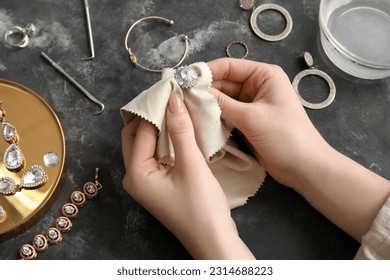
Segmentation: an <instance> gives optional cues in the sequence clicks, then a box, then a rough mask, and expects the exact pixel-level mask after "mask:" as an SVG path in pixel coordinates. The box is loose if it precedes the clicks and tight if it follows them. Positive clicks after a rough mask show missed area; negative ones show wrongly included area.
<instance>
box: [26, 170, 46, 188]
mask: <svg viewBox="0 0 390 280" xmlns="http://www.w3.org/2000/svg"><path fill="white" fill-rule="evenodd" d="M46 179H47V175H46V172H45V170H43V168H42V167H41V166H39V165H33V166H31V167H30V168H29V169H27V170H26V172H25V173H24V174H23V176H22V180H21V183H20V184H21V186H22V187H25V188H35V187H38V186H41V185H43V184H44V183H45V182H46Z"/></svg>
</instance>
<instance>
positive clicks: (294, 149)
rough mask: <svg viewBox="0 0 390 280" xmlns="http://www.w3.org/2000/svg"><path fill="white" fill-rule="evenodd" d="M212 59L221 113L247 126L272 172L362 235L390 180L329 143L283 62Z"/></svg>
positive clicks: (241, 127)
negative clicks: (309, 112) (281, 66)
mask: <svg viewBox="0 0 390 280" xmlns="http://www.w3.org/2000/svg"><path fill="white" fill-rule="evenodd" d="M208 65H209V67H210V68H211V71H212V73H213V78H214V82H213V85H212V86H213V87H212V88H211V89H210V92H211V93H213V94H214V95H215V96H216V98H217V100H218V103H219V105H220V107H221V109H222V117H223V118H224V119H226V120H227V121H229V122H230V123H232V124H233V125H234V126H235V127H237V128H238V129H239V130H241V131H242V132H243V134H244V135H245V136H246V138H247V140H248V141H249V143H250V144H251V145H252V147H253V149H254V152H255V154H256V157H257V159H258V160H259V161H260V163H261V164H262V166H263V167H264V168H265V169H266V170H267V171H268V173H270V174H271V175H272V177H274V178H275V179H276V180H278V181H279V182H280V183H282V184H284V185H286V186H290V187H292V188H294V189H295V190H296V191H297V192H299V193H300V194H301V195H302V196H303V197H304V198H305V199H306V200H307V201H308V202H309V203H310V204H311V205H312V206H313V207H314V208H316V209H317V210H318V211H319V212H321V213H322V214H323V215H324V216H326V217H327V218H328V219H329V220H331V221H332V222H333V223H335V224H336V225H338V226H339V227H340V228H342V229H343V230H345V231H346V232H347V233H349V234H350V235H351V236H352V237H354V238H355V239H357V240H360V239H361V237H362V235H364V234H365V233H366V232H367V231H368V230H369V229H370V227H371V224H372V222H373V220H374V218H375V217H376V215H377V213H378V211H379V209H380V208H381V207H382V205H383V204H384V203H385V201H386V200H387V199H388V197H389V195H390V182H389V181H388V180H386V179H385V178H382V177H380V176H378V175H377V174H375V173H373V172H371V171H370V170H368V169H366V168H364V167H363V166H361V165H359V164H358V163H356V162H354V161H352V160H351V159H349V158H347V157H345V156H344V155H342V154H340V153H339V152H337V151H336V150H334V149H333V148H332V147H331V146H330V145H329V144H327V143H326V141H325V140H324V139H323V138H322V137H321V135H320V134H319V133H318V131H317V130H316V129H315V127H314V126H313V124H312V123H311V121H310V120H309V118H308V116H307V115H306V113H305V110H304V109H303V107H302V105H301V103H300V101H299V99H298V97H297V94H296V93H295V91H294V89H293V87H292V86H291V83H290V81H289V79H288V77H287V75H286V74H285V73H284V72H283V70H282V69H281V68H280V67H278V66H275V65H270V64H264V63H259V62H254V61H248V60H242V59H228V58H226V59H218V60H214V61H212V62H209V63H208Z"/></svg>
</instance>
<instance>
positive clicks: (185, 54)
mask: <svg viewBox="0 0 390 280" xmlns="http://www.w3.org/2000/svg"><path fill="white" fill-rule="evenodd" d="M149 19H155V20H160V21H163V22H165V23H166V24H167V25H169V26H172V25H173V24H174V21H173V20H169V19H166V18H163V17H159V16H148V17H143V18H141V19H139V20H137V21H136V22H134V23H133V24H132V25H131V26H130V28H129V30H128V31H127V33H126V37H125V48H126V51H127V52H128V53H129V56H130V60H131V62H132V63H133V64H134V66H136V67H139V68H141V69H142V70H145V71H149V72H162V70H163V69H151V68H147V67H145V66H142V65H141V64H139V63H138V61H137V57H136V55H135V54H134V52H132V51H131V48H129V46H128V45H127V41H128V39H129V36H130V32H131V31H132V30H133V28H134V27H135V26H136V25H137V24H139V23H141V22H143V21H145V20H149ZM182 40H183V41H184V44H185V50H184V53H183V56H182V58H181V59H180V61H179V62H178V63H177V64H176V65H175V66H173V67H171V68H176V67H178V66H179V65H180V64H182V63H183V61H184V59H185V57H186V56H187V53H188V41H189V38H188V36H187V35H183V37H182Z"/></svg>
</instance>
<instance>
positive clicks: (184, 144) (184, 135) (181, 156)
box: [167, 92, 203, 166]
mask: <svg viewBox="0 0 390 280" xmlns="http://www.w3.org/2000/svg"><path fill="white" fill-rule="evenodd" d="M167 128H168V132H169V135H170V137H171V140H172V143H173V148H174V151H175V161H176V162H180V161H181V162H183V163H184V162H185V161H191V158H192V159H193V158H194V156H196V155H200V156H202V154H201V152H200V150H199V148H198V146H197V144H196V140H195V133H194V126H193V125H192V121H191V118H190V115H189V114H188V111H187V107H186V105H185V104H184V102H183V98H182V96H181V95H180V94H179V93H178V92H172V93H171V95H170V97H169V101H168V109H167ZM202 157H203V156H202ZM180 165H182V164H180V163H179V166H180Z"/></svg>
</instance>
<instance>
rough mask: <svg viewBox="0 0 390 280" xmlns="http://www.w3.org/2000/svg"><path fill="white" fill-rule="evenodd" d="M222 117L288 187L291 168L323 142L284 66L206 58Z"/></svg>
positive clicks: (322, 148) (291, 183)
mask: <svg viewBox="0 0 390 280" xmlns="http://www.w3.org/2000/svg"><path fill="white" fill-rule="evenodd" d="M208 66H209V67H210V69H211V71H212V73H213V79H214V81H213V84H212V88H210V92H211V93H213V94H214V95H215V96H216V98H217V100H218V103H219V105H220V107H221V109H222V118H224V119H226V120H227V121H229V122H230V123H231V124H233V125H234V126H235V127H237V128H238V129H239V130H240V131H241V132H242V133H243V134H244V135H245V137H246V138H247V140H248V141H249V143H250V144H251V145H252V148H253V149H254V152H255V155H256V158H257V159H258V160H259V162H260V163H261V165H262V166H263V167H264V168H265V169H266V170H267V172H268V173H270V174H271V176H272V177H273V178H275V179H276V180H278V181H279V182H281V183H282V184H285V185H287V186H290V187H293V186H295V185H297V184H299V182H296V181H295V180H296V179H297V177H296V172H297V169H299V168H301V167H302V166H303V165H302V164H305V163H306V162H307V158H311V157H312V156H313V153H315V154H319V153H324V152H327V150H328V149H329V148H330V147H329V145H328V144H327V143H326V142H325V141H324V140H323V138H322V137H321V136H320V134H319V133H318V131H317V130H316V129H315V128H314V126H313V125H312V123H311V122H310V120H309V118H308V116H307V114H306V112H305V110H304V109H303V107H302V105H301V103H300V101H299V99H298V97H297V94H296V93H295V91H294V89H293V87H292V86H291V83H290V81H289V79H288V77H287V75H286V74H285V72H284V71H283V70H282V69H281V68H280V67H279V66H276V65H270V64H265V63H259V62H255V61H249V60H242V59H228V58H226V59H224V58H223V59H217V60H214V61H211V62H209V63H208Z"/></svg>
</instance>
